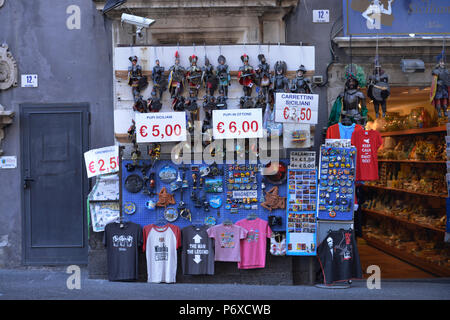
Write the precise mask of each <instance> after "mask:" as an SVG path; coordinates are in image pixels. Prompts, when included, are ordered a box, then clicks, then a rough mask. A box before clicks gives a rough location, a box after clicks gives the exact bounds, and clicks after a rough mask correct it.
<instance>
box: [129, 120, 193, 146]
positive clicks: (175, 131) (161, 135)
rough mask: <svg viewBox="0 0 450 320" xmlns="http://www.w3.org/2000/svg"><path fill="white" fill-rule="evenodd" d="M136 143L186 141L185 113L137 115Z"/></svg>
mask: <svg viewBox="0 0 450 320" xmlns="http://www.w3.org/2000/svg"><path fill="white" fill-rule="evenodd" d="M135 120H136V142H137V143H146V142H171V141H186V113H185V112H157V113H138V114H136V119H135Z"/></svg>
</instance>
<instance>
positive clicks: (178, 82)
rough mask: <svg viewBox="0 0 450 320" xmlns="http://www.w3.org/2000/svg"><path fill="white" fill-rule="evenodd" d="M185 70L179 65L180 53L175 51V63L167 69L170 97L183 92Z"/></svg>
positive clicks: (177, 95)
mask: <svg viewBox="0 0 450 320" xmlns="http://www.w3.org/2000/svg"><path fill="white" fill-rule="evenodd" d="M185 73H186V70H185V69H184V68H183V67H182V66H181V65H180V55H179V54H178V51H177V52H175V64H174V65H173V66H171V67H170V69H169V92H170V97H171V98H172V99H175V98H177V97H179V96H181V94H182V93H183V89H184V81H185Z"/></svg>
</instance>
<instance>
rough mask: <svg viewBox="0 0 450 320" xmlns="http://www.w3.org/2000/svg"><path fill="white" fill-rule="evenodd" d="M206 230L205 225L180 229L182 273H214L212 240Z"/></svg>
mask: <svg viewBox="0 0 450 320" xmlns="http://www.w3.org/2000/svg"><path fill="white" fill-rule="evenodd" d="M206 230H208V227H207V226H205V225H203V226H199V227H195V226H187V227H185V228H183V229H182V230H181V246H182V252H181V260H182V268H183V274H188V275H199V274H209V275H213V274H214V240H213V239H212V238H209V237H208V233H207V232H206Z"/></svg>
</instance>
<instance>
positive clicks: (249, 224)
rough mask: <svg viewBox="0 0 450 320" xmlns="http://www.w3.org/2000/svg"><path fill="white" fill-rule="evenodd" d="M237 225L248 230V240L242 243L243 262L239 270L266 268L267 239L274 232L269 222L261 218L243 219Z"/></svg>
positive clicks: (239, 265)
mask: <svg viewBox="0 0 450 320" xmlns="http://www.w3.org/2000/svg"><path fill="white" fill-rule="evenodd" d="M236 225H238V226H241V227H242V228H244V229H246V230H247V232H248V233H247V238H245V239H244V240H242V241H241V261H240V262H238V268H239V269H254V268H264V267H265V266H266V244H267V238H270V237H271V235H272V230H271V229H270V227H269V224H268V223H267V221H265V220H262V219H260V218H256V219H254V220H248V219H242V220H240V221H238V222H236Z"/></svg>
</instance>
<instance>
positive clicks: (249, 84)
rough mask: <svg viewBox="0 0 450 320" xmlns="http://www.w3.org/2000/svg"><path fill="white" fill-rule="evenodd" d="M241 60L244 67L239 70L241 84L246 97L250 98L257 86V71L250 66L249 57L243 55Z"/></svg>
mask: <svg viewBox="0 0 450 320" xmlns="http://www.w3.org/2000/svg"><path fill="white" fill-rule="evenodd" d="M241 60H242V62H243V63H244V65H243V66H242V67H240V68H239V72H238V79H239V84H241V85H242V88H243V90H244V96H246V97H250V96H251V95H252V88H253V85H254V84H255V70H253V67H252V66H251V65H250V64H249V57H248V55H246V54H243V55H242V56H241Z"/></svg>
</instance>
